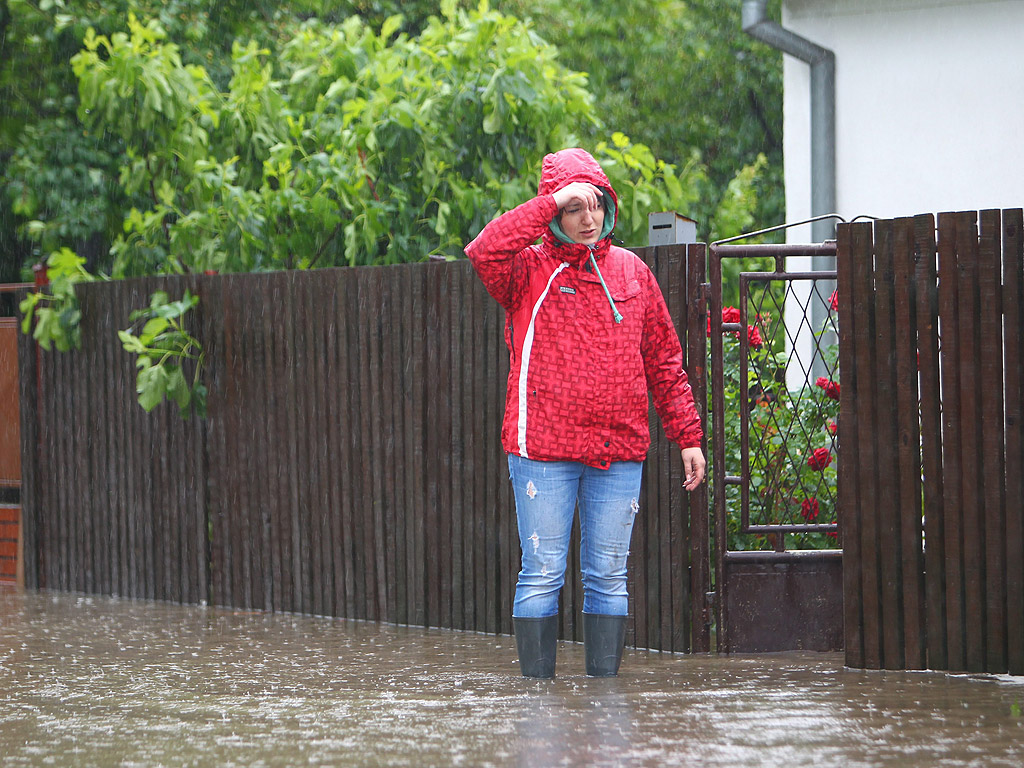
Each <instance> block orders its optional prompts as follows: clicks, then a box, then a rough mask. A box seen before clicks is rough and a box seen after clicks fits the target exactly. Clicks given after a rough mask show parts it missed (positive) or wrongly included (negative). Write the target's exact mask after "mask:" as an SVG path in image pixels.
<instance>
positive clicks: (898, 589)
mask: <svg viewBox="0 0 1024 768" xmlns="http://www.w3.org/2000/svg"><path fill="white" fill-rule="evenodd" d="M892 251H893V222H892V221H877V222H875V275H874V281H875V361H874V362H875V377H874V378H875V382H876V383H875V409H874V410H875V419H876V425H877V426H876V430H875V435H876V437H877V440H876V448H875V451H876V459H877V462H878V464H877V466H878V498H879V500H880V501H881V503H880V504H878V505H877V507H876V510H877V520H878V537H879V538H878V543H879V561H880V565H881V598H882V667H883V668H886V669H902V668H903V664H904V654H903V615H902V613H903V605H902V603H903V599H902V598H903V574H902V570H901V567H900V562H901V560H902V551H901V548H900V544H901V540H900V536H899V515H900V510H901V509H902V505H901V499H900V495H899V491H900V483H899V477H898V474H897V472H898V467H899V465H898V462H897V445H898V441H899V435H898V431H897V428H898V411H897V408H896V406H897V401H896V381H895V374H896V350H895V345H894V334H895V330H896V329H895V327H894V325H893V303H894V296H893V277H894V276H893V253H892ZM899 298H900V300H901V301H902V300H903V298H902V297H899Z"/></svg>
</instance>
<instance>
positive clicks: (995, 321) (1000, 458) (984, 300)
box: [976, 210, 1008, 672]
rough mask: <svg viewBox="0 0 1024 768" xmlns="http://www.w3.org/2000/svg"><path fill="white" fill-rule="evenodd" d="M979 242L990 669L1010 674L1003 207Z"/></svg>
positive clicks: (984, 219) (983, 226)
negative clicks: (1002, 258)
mask: <svg viewBox="0 0 1024 768" xmlns="http://www.w3.org/2000/svg"><path fill="white" fill-rule="evenodd" d="M979 225H980V227H979V235H980V241H979V244H978V299H979V304H980V313H979V317H978V324H979V328H978V337H979V339H980V347H981V349H980V363H981V367H980V371H979V374H978V375H977V376H976V380H978V381H979V382H981V386H980V389H981V398H980V401H981V402H980V406H981V425H980V437H981V440H982V444H981V455H980V459H981V477H982V478H984V480H983V481H981V486H982V494H981V495H982V506H981V512H982V519H981V525H982V527H983V530H984V533H985V535H984V553H983V555H984V570H985V583H984V585H983V589H984V595H985V627H984V631H985V643H984V647H985V663H984V667H985V671H987V672H1006V671H1007V669H1008V662H1007V624H1006V574H1007V570H1006V497H1005V488H1004V483H1003V482H1000V481H1001V480H1002V479H1003V478H1004V477H1005V471H1006V467H1005V462H1004V454H1003V397H1004V393H1003V392H1001V391H1000V387H999V386H997V383H998V382H1002V381H1003V317H1002V291H1001V288H1002V274H1001V272H1002V265H1001V253H1000V248H999V243H1000V240H1001V238H1002V221H1001V216H1000V213H999V211H998V210H987V211H982V212H981V213H980V214H979Z"/></svg>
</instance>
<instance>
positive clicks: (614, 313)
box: [587, 245, 622, 323]
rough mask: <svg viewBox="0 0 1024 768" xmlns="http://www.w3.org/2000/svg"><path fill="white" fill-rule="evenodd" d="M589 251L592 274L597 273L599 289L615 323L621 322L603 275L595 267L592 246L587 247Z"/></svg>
mask: <svg viewBox="0 0 1024 768" xmlns="http://www.w3.org/2000/svg"><path fill="white" fill-rule="evenodd" d="M587 248H589V249H590V263H591V264H593V265H594V272H596V273H597V279H598V280H600V281H601V287H602V288H604V295H605V296H607V297H608V303H609V304H610V305H611V308H612V317H614V318H615V322H616V323H621V322H622V315H621V314H620V313H619V310H618V307H616V306H615V299H613V298H612V292H611V291H609V290H608V285H607V283H605V281H604V275H602V274H601V269H600V268H599V267H598V266H597V259H595V258H594V248H595V246H593V245H587Z"/></svg>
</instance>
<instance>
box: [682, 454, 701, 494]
mask: <svg viewBox="0 0 1024 768" xmlns="http://www.w3.org/2000/svg"><path fill="white" fill-rule="evenodd" d="M682 453H683V472H684V473H685V475H686V478H685V479H684V480H683V488H685V489H686V490H688V491H693V490H696V489H697V487H698V486H699V485H700V484H701V483H703V482H704V470H705V467H706V465H707V460H706V459H705V458H704V451H702V450H701V449H700V448H683V451H682Z"/></svg>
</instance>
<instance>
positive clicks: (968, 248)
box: [838, 209, 1024, 674]
mask: <svg viewBox="0 0 1024 768" xmlns="http://www.w3.org/2000/svg"><path fill="white" fill-rule="evenodd" d="M1022 243H1024V238H1022V215H1021V209H1013V210H1005V211H998V210H986V211H982V212H981V213H980V214H977V213H974V212H966V213H946V214H940V215H939V216H938V227H937V228H936V220H935V217H933V216H931V215H923V216H917V217H914V218H904V219H896V220H893V221H877V222H874V223H873V224H871V223H857V224H843V225H840V226H839V228H838V283H839V297H840V301H839V315H840V339H841V340H840V353H841V365H842V369H843V372H844V378H843V389H842V403H841V405H842V413H843V418H842V423H841V427H840V435H841V441H842V450H843V454H844V455H852V456H857V457H858V460H857V461H856V462H842V463H841V464H840V472H841V474H840V477H839V480H840V490H841V498H842V503H841V509H840V517H841V521H842V526H843V541H844V549H845V553H844V557H845V560H846V569H845V575H844V580H845V589H844V591H845V600H846V604H845V614H846V659H847V664H848V665H849V666H852V667H867V668H887V669H923V668H930V669H946V670H957V671H959V670H967V671H972V672H982V671H986V672H1007V671H1009V672H1011V673H1013V674H1024V455H1022V444H1024V418H1022V404H1024V390H1022V386H1024V371H1022V361H1024V316H1022V310H1024V245H1022Z"/></svg>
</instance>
